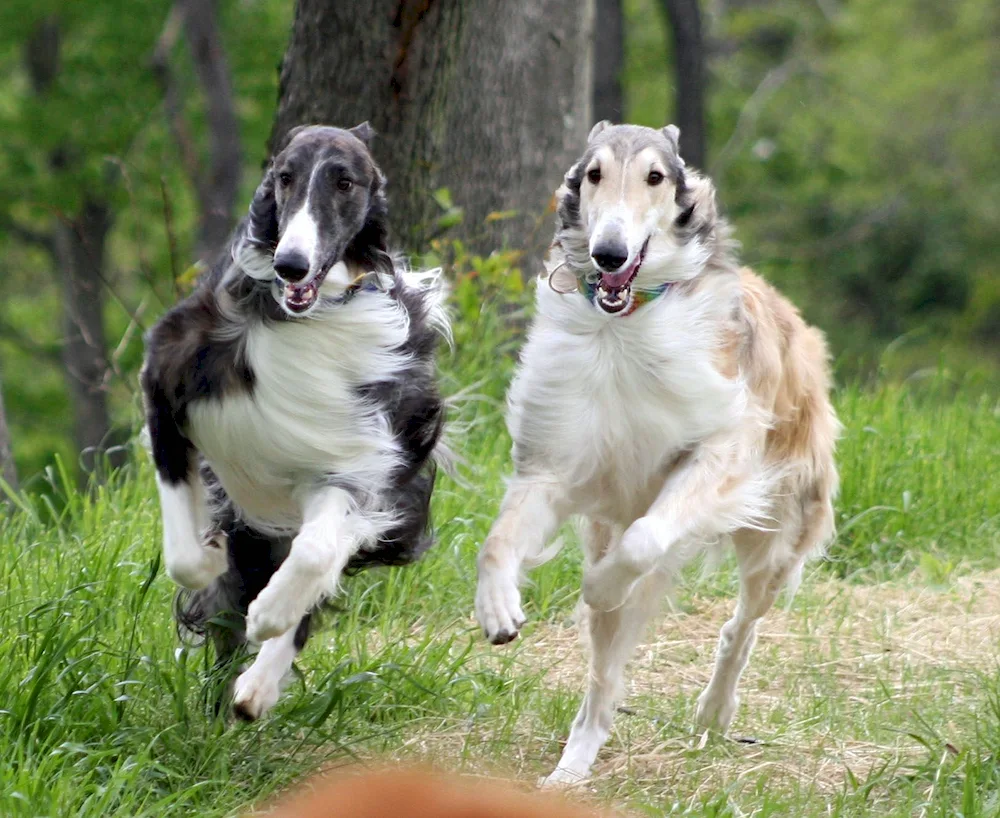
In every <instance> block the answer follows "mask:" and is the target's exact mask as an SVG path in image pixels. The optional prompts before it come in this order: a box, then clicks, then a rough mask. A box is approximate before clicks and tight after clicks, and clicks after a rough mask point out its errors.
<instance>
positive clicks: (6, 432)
mask: <svg viewBox="0 0 1000 818" xmlns="http://www.w3.org/2000/svg"><path fill="white" fill-rule="evenodd" d="M13 452H14V447H13V446H12V445H11V441H10V429H9V428H8V426H7V412H6V411H5V410H4V403H3V384H0V476H3V479H4V480H5V481H6V482H7V485H8V486H10V487H11V488H14V489H16V488H17V468H16V467H15V465H14V454H13Z"/></svg>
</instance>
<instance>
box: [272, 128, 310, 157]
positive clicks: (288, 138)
mask: <svg viewBox="0 0 1000 818" xmlns="http://www.w3.org/2000/svg"><path fill="white" fill-rule="evenodd" d="M311 127H312V126H311V125H296V126H295V127H294V128H292V129H291V130H290V131H288V133H286V134H285V135H284V136H283V137H281V139H279V140H278V142H277V147H276V148H275V150H274V155H275V156H277V155H278V154H279V153H281V152H282V151H283V150H284V149H285V148H287V147H288V146H289V145H291V144H292V140H293V139H295V137H297V136H298V135H299V134H300V133H302V132H303V131H304V130H306V128H311Z"/></svg>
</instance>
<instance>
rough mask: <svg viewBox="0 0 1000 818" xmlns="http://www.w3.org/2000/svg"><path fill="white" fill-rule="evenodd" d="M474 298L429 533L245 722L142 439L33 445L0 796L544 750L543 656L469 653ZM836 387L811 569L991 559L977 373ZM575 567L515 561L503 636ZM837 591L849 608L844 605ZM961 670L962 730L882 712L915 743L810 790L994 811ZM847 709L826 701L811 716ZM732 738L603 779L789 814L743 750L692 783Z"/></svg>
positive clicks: (564, 696) (655, 805)
mask: <svg viewBox="0 0 1000 818" xmlns="http://www.w3.org/2000/svg"><path fill="white" fill-rule="evenodd" d="M495 320H496V319H494V318H491V317H490V316H489V314H488V313H484V314H483V316H482V319H481V321H482V323H481V324H480V325H478V326H476V325H475V324H473V326H472V329H470V333H471V335H470V337H469V338H466V339H463V343H462V346H461V349H462V353H461V354H460V355H459V354H453V355H452V356H451V357H450V358H448V360H447V361H446V366H445V368H446V375H445V377H446V381H447V382H448V383H449V384H451V385H452V391H458V390H457V385H458V384H463V385H465V384H472V386H471V387H466V388H465V390H464V392H463V393H462V400H461V401H460V402H459V405H458V408H457V409H456V412H455V414H456V419H457V421H458V422H457V423H456V429H457V432H456V435H455V438H456V439H455V441H454V442H455V444H456V446H457V448H458V449H459V450H460V451H461V453H462V454H463V456H464V457H465V458H466V461H467V463H466V466H465V467H464V469H463V473H464V484H460V483H456V482H454V481H452V480H451V479H449V478H443V479H442V480H441V484H440V488H439V491H438V492H437V494H436V497H435V501H434V515H435V519H436V522H437V527H438V532H439V539H440V542H439V544H438V546H437V547H436V548H435V550H434V551H433V552H432V553H431V554H430V555H429V556H428V557H427V558H426V559H425V561H424V562H422V563H421V564H419V565H417V566H414V567H411V568H407V569H399V570H386V571H373V572H371V573H369V574H367V575H364V576H361V577H358V578H356V579H352V580H349V581H348V582H347V584H346V587H345V591H344V593H343V596H342V598H341V604H340V606H339V607H340V612H339V613H337V614H335V615H334V617H333V621H332V622H331V626H330V628H329V630H328V631H327V632H326V633H324V634H321V635H319V636H318V637H316V638H315V639H314V641H313V643H312V645H311V647H310V648H309V649H308V650H307V652H306V653H305V654H304V655H303V657H302V660H301V661H300V663H299V667H300V669H301V671H300V672H301V673H302V674H303V676H304V681H305V682H306V683H305V684H295V685H293V686H292V689H291V690H290V691H289V694H288V696H287V697H286V699H285V700H284V701H283V702H282V703H281V704H280V705H279V707H278V709H277V711H276V715H275V716H274V717H273V718H269V719H266V720H265V721H264V722H262V723H260V724H256V725H228V724H227V723H226V722H225V721H224V720H221V719H217V718H214V717H213V715H212V712H211V708H210V706H209V704H208V700H209V693H210V687H211V685H212V683H213V679H212V675H211V670H210V661H209V660H210V657H209V656H208V652H207V651H205V650H201V649H199V648H197V647H190V646H182V645H181V643H180V642H179V641H178V639H177V637H176V634H175V632H174V628H173V625H172V622H171V618H170V608H171V595H172V590H173V589H172V587H171V584H170V582H169V580H168V579H167V578H166V577H165V576H164V574H163V572H162V570H161V566H160V561H159V556H158V553H159V549H158V542H159V514H158V509H157V506H156V502H155V500H154V490H153V484H152V479H151V471H150V468H149V466H148V464H147V463H146V462H145V460H144V457H143V456H142V455H141V454H140V453H138V452H137V453H136V456H135V457H134V458H133V462H132V464H131V465H130V466H129V467H128V468H127V469H125V470H124V471H123V472H121V473H120V474H118V475H117V476H115V477H114V478H113V479H112V480H110V481H109V482H108V483H106V484H105V485H104V486H101V487H95V488H94V489H93V490H92V492H91V493H90V494H81V493H79V492H77V491H76V490H75V489H74V488H73V480H72V479H71V478H70V477H69V476H68V475H66V474H65V473H63V472H61V471H60V470H59V469H58V468H55V469H54V470H53V471H52V473H51V474H50V475H49V481H50V483H51V485H52V486H53V490H52V491H51V492H49V493H48V494H45V495H39V496H36V497H35V498H34V499H31V500H25V499H21V500H20V503H21V506H20V508H18V509H16V510H14V511H11V512H9V513H6V516H4V517H3V519H2V520H0V542H2V547H3V558H2V560H0V815H2V816H4V818H8V817H9V818H20V816H24V818H28V816H41V815H46V816H64V815H78V816H95V817H96V816H102V817H104V816H130V817H135V816H145V815H150V816H152V815H156V816H172V815H177V816H180V815H193V814H197V815H199V816H222V815H230V814H234V812H237V811H239V810H241V809H243V808H246V807H247V806H248V805H250V804H252V803H254V802H259V801H260V800H261V799H263V798H266V797H267V796H268V795H269V794H270V793H272V792H274V791H275V790H277V789H279V788H281V787H282V786H284V785H285V784H286V783H288V782H289V781H291V780H292V779H294V778H295V777H297V776H299V775H301V774H302V773H303V772H306V771H309V770H312V769H315V768H316V767H317V766H319V765H321V764H323V763H325V762H338V763H340V762H346V761H349V760H351V759H353V758H355V757H361V758H371V757H373V756H384V755H388V756H393V757H412V756H418V757H427V755H428V754H429V755H430V756H431V757H432V758H434V759H436V760H437V761H439V762H440V763H442V764H444V765H447V766H450V767H460V768H461V767H465V768H470V769H479V768H481V767H482V765H483V764H487V765H488V766H490V767H491V768H493V769H507V770H511V771H513V772H516V773H518V774H524V775H534V774H535V773H537V772H542V771H544V770H545V768H546V766H549V765H551V763H552V762H553V761H554V759H555V756H556V754H557V750H558V744H557V742H558V741H559V740H560V739H562V738H564V737H565V733H566V731H567V728H568V724H569V721H570V719H571V718H572V714H573V712H574V710H575V707H576V704H577V701H578V690H577V688H576V687H569V688H567V687H564V686H562V685H555V686H554V685H553V683H552V681H551V679H552V678H553V677H552V675H551V670H552V668H551V667H550V666H549V665H546V664H545V663H544V662H539V661H537V659H535V658H528V657H527V655H526V654H524V653H523V651H524V650H527V649H528V648H527V647H517V646H515V649H513V650H509V651H505V652H499V653H497V652H492V653H490V652H488V651H487V649H485V648H484V647H483V646H482V644H481V640H480V638H479V633H478V628H477V627H476V625H475V623H474V622H473V620H472V619H471V617H470V615H469V612H470V610H471V601H472V594H473V588H474V583H475V569H474V555H475V551H476V548H477V546H478V543H479V542H481V540H482V538H483V536H484V535H485V533H486V531H487V529H488V526H489V524H490V522H491V519H492V516H493V514H494V513H495V511H496V508H497V505H498V502H499V498H500V496H501V494H502V491H503V480H502V478H503V476H504V474H505V473H506V472H507V470H508V468H509V465H508V448H509V441H508V439H507V436H506V433H505V431H504V429H503V424H502V420H501V413H502V394H503V390H504V386H505V383H506V380H507V378H508V377H509V374H510V371H511V369H512V365H513V364H512V358H511V356H510V352H511V345H510V342H509V341H503V340H501V341H499V342H498V341H497V340H496V339H497V338H498V337H499V336H498V334H497V332H496V327H495V326H494V325H493V322H494V321H495ZM837 405H838V408H839V411H840V414H841V417H842V420H843V421H844V423H845V434H844V438H843V440H842V443H841V447H840V455H839V461H840V465H841V472H842V482H843V493H842V496H841V500H840V504H839V512H838V516H839V527H840V533H839V535H838V538H837V541H836V543H835V544H834V545H833V547H832V548H831V552H830V561H829V562H828V563H827V564H826V567H825V568H824V569H823V570H824V571H828V572H829V573H830V574H831V575H834V576H838V577H849V578H851V579H852V580H853V581H855V582H869V581H873V580H882V579H886V578H896V579H899V578H909V579H908V580H907V581H910V582H924V581H925V580H930V581H933V582H938V583H942V582H947V581H948V580H949V578H950V577H951V576H952V575H953V574H955V573H956V572H968V571H974V570H981V569H987V568H992V567H996V566H997V564H998V556H997V555H998V551H1000V549H998V548H997V546H998V542H997V540H998V536H1000V488H998V484H997V481H996V480H995V475H996V465H997V462H998V459H1000V423H998V421H1000V414H998V412H1000V410H998V402H997V397H996V394H995V393H993V394H990V393H989V392H988V391H984V390H982V389H979V390H978V391H977V390H975V389H972V388H971V387H964V386H959V387H954V386H951V387H949V386H948V385H947V384H945V383H940V384H936V385H933V386H926V385H925V386H921V387H914V386H893V385H878V386H875V387H864V388H862V387H848V388H845V389H843V390H841V391H840V392H839V393H838V395H837ZM53 497H55V498H56V499H53ZM579 570H580V567H579V557H578V555H577V553H576V551H575V549H573V548H567V549H566V550H565V551H564V552H563V553H562V554H561V555H560V556H559V557H558V558H557V559H556V560H554V561H553V562H551V563H549V564H548V565H546V566H544V567H543V568H541V569H539V570H538V571H537V572H536V573H535V574H534V575H533V582H532V584H531V585H530V586H529V587H528V588H527V589H526V597H527V610H528V612H529V615H530V616H531V618H532V624H530V625H529V626H528V628H527V629H526V632H525V639H524V640H523V644H524V645H525V646H530V644H531V640H532V638H533V633H535V632H536V630H537V629H543V628H546V627H549V625H548V624H547V623H557V624H558V623H563V622H565V621H566V620H567V619H568V617H569V616H570V614H571V611H572V609H573V605H574V603H575V601H576V591H575V589H576V588H578V587H579ZM806 593H807V592H806ZM806 599H808V597H806ZM843 616H844V617H846V619H845V628H849V617H850V612H849V611H845V612H844V613H843ZM776 672H777V671H776ZM977 685H978V688H977V689H978V690H979V693H977V696H978V698H977V701H978V702H979V703H980V705H981V707H982V712H981V713H980V717H979V719H978V730H977V731H976V732H975V734H971V733H966V734H964V736H963V740H964V743H963V747H962V749H960V750H958V751H956V752H955V753H952V752H950V751H944V753H945V754H944V756H940V755H939V752H938V751H939V749H940V747H941V746H942V742H941V741H940V740H938V739H939V738H940V736H938V735H937V733H936V732H935V731H940V730H942V729H944V728H943V727H942V725H945V724H947V723H949V720H950V714H949V712H948V705H947V702H944V701H941V702H939V704H938V707H937V709H936V710H934V711H933V712H932V714H931V715H930V716H927V715H926V714H924V715H923V716H922V719H923V721H920V720H917V719H912V720H910V721H909V722H906V723H904V724H895V723H894V724H893V727H892V729H904V730H909V731H912V732H913V733H914V734H915V735H919V736H922V737H923V738H924V740H925V741H926V743H927V746H928V748H930V749H929V750H928V755H927V761H926V764H925V765H924V766H922V767H917V768H913V769H910V768H908V771H907V772H906V775H905V776H903V775H901V772H900V768H899V766H898V764H892V763H887V765H886V767H885V769H883V770H879V769H872V770H868V771H862V772H859V773H852V774H851V775H852V777H850V778H849V779H848V782H849V783H848V784H847V785H845V789H844V792H843V793H842V794H841V795H840V796H838V797H836V798H834V799H833V800H831V799H830V798H829V797H826V796H824V798H823V799H820V800H821V801H822V803H824V804H825V805H826V810H825V811H824V814H831V815H834V814H836V815H861V814H866V810H867V809H868V808H869V806H870V803H869V801H870V798H871V793H872V792H875V791H885V789H886V788H887V787H888V788H889V789H891V790H893V791H894V792H895V791H898V792H899V793H901V794H900V795H899V797H898V798H897V799H896V801H895V802H893V801H891V799H890V801H888V802H887V801H886V800H885V799H884V798H883V799H882V800H881V801H879V805H878V810H879V811H878V814H885V815H904V814H911V811H912V810H914V809H920V810H922V811H923V813H924V814H927V815H946V814H948V815H951V814H955V812H954V809H957V807H956V806H955V805H958V804H960V805H962V809H963V810H964V812H963V814H964V815H966V816H973V815H987V814H994V812H995V810H996V808H997V803H996V798H995V795H993V794H992V793H994V792H995V790H996V785H997V783H998V782H997V770H996V761H995V759H996V758H997V755H996V753H997V751H998V749H1000V747H998V741H997V735H1000V704H998V702H1000V694H998V690H1000V682H998V677H997V675H996V674H995V673H994V674H990V673H986V674H985V675H983V676H982V677H981V678H980V679H979V680H978V682H977ZM671 702H672V703H671ZM650 706H651V707H654V708H658V709H660V710H661V711H663V713H665V715H663V716H662V719H663V721H662V722H661V723H662V724H664V725H665V726H664V727H663V728H662V729H663V731H664V735H668V734H670V735H672V734H677V733H682V732H683V731H684V730H686V729H688V728H687V727H686V725H687V724H688V723H689V716H690V708H691V706H692V702H691V700H690V699H684V698H680V699H677V700H676V701H674V699H673V698H672V697H671V696H670V694H669V691H665V692H664V696H663V697H662V698H659V699H656V700H655V702H654V703H651V704H650ZM671 708H674V709H673V710H672V709H671ZM856 717H857V714H856V713H851V712H850V707H847V706H845V708H844V712H842V713H840V714H839V715H836V716H831V718H843V719H852V718H856ZM627 724H628V722H627V721H626V727H624V728H623V729H626V730H627V729H629V728H628V726H627ZM936 736H937V737H936ZM428 746H433V747H435V748H436V749H435V750H434V751H428V750H426V747H428ZM421 748H424V749H421ZM931 750H933V752H931ZM734 752H738V751H737V750H734V749H733V747H731V746H730V745H727V744H719V745H716V746H711V745H710V746H709V747H708V748H706V749H705V750H704V751H701V752H700V753H699V752H694V751H692V753H691V755H690V758H689V760H688V761H687V762H686V769H688V771H689V774H690V775H691V776H693V778H692V779H691V780H690V781H688V779H686V778H685V779H683V780H681V779H677V780H672V781H671V783H670V785H669V787H667V785H665V784H664V783H663V782H660V783H659V784H658V785H657V784H651V783H650V782H649V781H639V780H633V779H631V778H629V777H628V776H627V775H626V776H624V777H621V778H620V779H618V780H617V783H615V784H614V785H607V786H605V788H604V790H603V792H604V794H605V795H607V796H608V797H613V798H614V799H616V800H618V801H623V802H625V803H628V804H631V805H632V806H633V807H635V808H636V809H639V810H642V811H646V812H648V813H649V814H664V813H671V814H691V815H720V816H721V815H733V816H736V815H743V814H746V808H747V806H748V804H750V806H751V807H752V809H753V810H754V814H757V815H769V814H773V815H779V814H791V813H789V812H788V810H789V809H793V808H794V809H797V810H800V811H799V812H797V813H796V814H813V813H812V812H811V810H813V809H814V807H815V805H816V804H817V803H819V801H817V796H816V794H815V793H810V792H808V791H807V789H808V788H805V789H802V790H801V791H799V792H795V791H789V790H788V789H787V788H781V789H774V791H771V790H770V789H769V784H768V778H767V776H766V775H764V774H761V778H760V780H759V781H757V782H756V783H755V784H754V789H753V791H754V792H757V793H758V795H757V796H753V797H751V798H750V800H748V796H747V795H746V792H747V791H746V788H745V787H744V788H743V789H741V793H742V794H741V795H740V796H739V797H738V798H737V797H736V796H735V795H734V794H733V793H727V792H701V791H699V790H698V788H697V786H696V784H697V776H699V775H700V774H702V773H703V772H704V771H705V770H706V769H707V767H706V766H705V765H710V764H715V763H724V761H725V758H726V757H727V754H731V753H734ZM906 776H909V777H908V778H907V777H906ZM685 782H687V783H685ZM753 798H756V800H755V801H754V800H753ZM738 802H739V803H738ZM740 804H742V806H740ZM816 814H818V812H817V813H816Z"/></svg>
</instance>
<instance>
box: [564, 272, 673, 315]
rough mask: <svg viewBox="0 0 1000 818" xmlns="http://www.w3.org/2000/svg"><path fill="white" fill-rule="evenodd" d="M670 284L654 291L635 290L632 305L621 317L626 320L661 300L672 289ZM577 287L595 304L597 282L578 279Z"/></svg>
mask: <svg viewBox="0 0 1000 818" xmlns="http://www.w3.org/2000/svg"><path fill="white" fill-rule="evenodd" d="M670 284H671V282H669V281H664V282H663V283H662V284H660V285H659V286H658V287H655V288H654V289H652V290H636V289H633V290H632V303H631V304H629V305H628V306H627V307H626V308H625V309H624V310H623V311H622V312H620V313H619V316H621V317H622V318H625V317H626V316H628V315H631V314H632V313H634V312H635V311H636V310H637V309H639V307H644V306H646V304H648V303H649V302H650V301H653V300H654V299H656V298H659V297H660V296H661V295H663V293H665V292H666V291H667V289H668V288H669V287H670ZM577 287H578V289H579V291H580V292H581V293H583V295H585V296H586V297H587V301H589V302H590V303H591V304H593V303H594V296H595V295H596V294H597V282H596V281H587V279H585V278H578V279H577Z"/></svg>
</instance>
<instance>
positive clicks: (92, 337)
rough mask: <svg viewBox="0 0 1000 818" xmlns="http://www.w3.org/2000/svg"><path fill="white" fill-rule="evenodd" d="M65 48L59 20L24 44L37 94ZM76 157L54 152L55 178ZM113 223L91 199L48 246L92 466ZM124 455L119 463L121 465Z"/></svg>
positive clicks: (76, 431) (103, 416)
mask: <svg viewBox="0 0 1000 818" xmlns="http://www.w3.org/2000/svg"><path fill="white" fill-rule="evenodd" d="M60 50H61V36H60V29H59V24H58V21H57V20H56V18H54V17H52V18H49V19H47V20H44V21H42V22H41V23H40V24H39V25H38V26H37V27H36V28H35V30H34V32H33V33H32V35H31V37H29V38H28V40H27V42H26V43H25V47H24V53H23V57H24V64H25V67H26V68H27V71H28V76H29V78H30V80H31V85H32V89H33V90H34V92H35V94H37V95H38V96H42V95H44V94H46V93H47V92H48V91H49V89H50V88H51V86H52V83H53V82H54V81H55V78H56V77H57V75H58V73H59V68H60V60H59V55H60ZM71 156H72V150H71V148H69V147H63V148H57V149H55V150H53V151H52V152H51V154H50V156H49V165H50V167H51V169H52V172H53V174H55V175H56V176H58V175H59V174H60V173H66V172H68V171H69V170H70V169H71V167H72V158H71ZM111 223H112V214H111V208H110V206H109V205H108V203H107V202H106V201H104V200H101V199H97V198H94V197H87V198H86V199H85V200H84V201H83V203H82V204H81V205H80V209H79V212H78V213H77V214H76V215H75V216H70V215H68V214H64V215H62V216H61V217H60V218H59V219H58V220H57V222H56V225H55V227H54V228H53V232H52V238H51V242H49V243H48V246H49V247H50V249H51V254H52V258H53V261H54V262H55V266H56V269H57V272H58V273H59V274H60V275H61V276H62V282H63V295H62V302H63V315H62V327H63V336H64V337H63V351H62V359H63V369H64V370H65V374H66V383H67V386H68V388H69V394H70V402H71V404H72V411H73V437H74V441H75V443H76V448H77V449H78V450H79V451H80V452H81V454H82V455H83V456H84V458H85V460H84V462H85V463H87V464H88V465H89V466H93V465H96V463H97V462H98V461H97V459H96V458H95V457H94V455H95V454H96V453H98V452H101V451H102V450H103V449H104V448H105V447H106V446H107V445H108V444H109V442H110V440H109V438H110V431H111V421H110V419H109V415H108V405H107V394H106V387H107V384H106V382H105V377H106V375H107V372H108V366H107V360H106V355H107V346H106V344H105V338H104V291H103V286H102V281H101V273H102V269H103V266H104V249H105V241H106V239H107V235H108V232H109V231H110V230H111ZM122 456H123V455H118V456H116V460H118V462H120V458H121V457H122Z"/></svg>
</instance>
